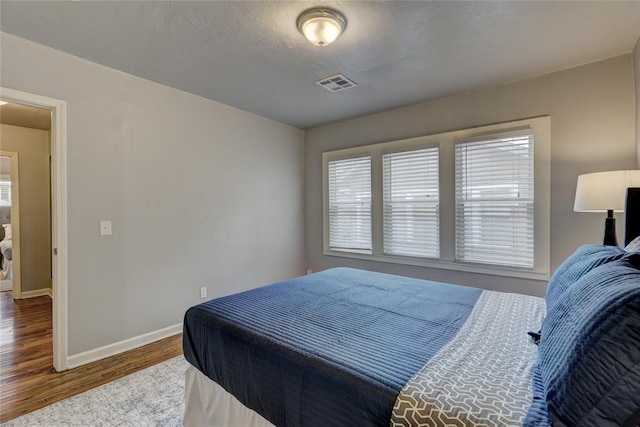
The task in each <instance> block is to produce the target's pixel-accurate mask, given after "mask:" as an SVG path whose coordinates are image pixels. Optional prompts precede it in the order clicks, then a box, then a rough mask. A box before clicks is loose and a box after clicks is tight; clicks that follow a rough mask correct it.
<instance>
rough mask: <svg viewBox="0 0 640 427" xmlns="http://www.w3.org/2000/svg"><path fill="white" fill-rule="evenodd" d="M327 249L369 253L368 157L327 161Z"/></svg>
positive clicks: (369, 189) (369, 191)
mask: <svg viewBox="0 0 640 427" xmlns="http://www.w3.org/2000/svg"><path fill="white" fill-rule="evenodd" d="M328 172H329V182H328V185H329V248H330V249H331V250H336V251H345V252H357V253H367V254H370V253H371V156H369V155H368V156H364V157H356V158H350V159H341V160H330V161H329V162H328Z"/></svg>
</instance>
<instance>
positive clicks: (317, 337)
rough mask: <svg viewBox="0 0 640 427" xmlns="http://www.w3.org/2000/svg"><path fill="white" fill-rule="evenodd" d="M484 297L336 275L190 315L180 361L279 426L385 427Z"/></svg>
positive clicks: (416, 283) (350, 272)
mask: <svg viewBox="0 0 640 427" xmlns="http://www.w3.org/2000/svg"><path fill="white" fill-rule="evenodd" d="M480 294H481V291H480V290H478V289H473V288H467V287H462V286H455V285H449V284H441V283H435V282H428V281H424V280H418V279H410V278H405V277H399V276H392V275H387V274H381V273H373V272H366V271H361V270H354V269H348V268H336V269H332V270H327V271H325V272H322V273H316V274H312V275H309V276H304V277H300V278H297V279H292V280H287V281H284V282H280V283H276V284H273V285H269V286H265V287H262V288H258V289H254V290H251V291H247V292H243V293H240V294H236V295H231V296H228V297H223V298H219V299H215V300H212V301H208V302H206V303H204V304H200V305H198V306H195V307H192V308H190V309H189V310H188V311H187V313H186V315H185V319H184V338H183V339H184V343H183V344H184V354H185V357H186V358H187V360H188V361H189V362H190V363H191V364H192V365H194V366H195V367H196V368H198V369H199V370H200V371H201V372H203V373H204V374H205V375H207V376H208V377H209V378H211V379H212V380H214V381H215V382H217V383H218V384H220V385H221V386H222V387H224V388H225V389H226V390H227V391H228V392H230V393H231V394H233V395H234V396H235V397H236V398H237V399H238V400H240V402H242V403H243V404H244V405H245V406H247V407H249V408H251V409H253V410H254V411H256V412H258V413H259V414H261V415H262V416H263V417H264V418H266V419H267V420H269V421H270V422H272V423H273V424H275V425H277V426H323V427H326V426H355V425H363V426H364V425H366V426H370V425H385V426H386V425H389V419H390V416H391V412H392V409H393V405H394V402H395V399H396V396H397V395H398V393H399V391H400V390H401V389H402V387H403V386H404V385H405V383H406V382H407V381H409V379H411V377H412V376H413V375H414V374H415V373H416V372H417V371H418V370H420V369H421V368H422V366H423V365H424V364H425V363H426V362H427V361H428V360H429V359H430V358H431V357H432V356H433V355H434V354H435V353H436V352H437V351H438V350H439V349H440V348H441V347H442V346H443V345H445V344H446V343H447V342H448V341H449V340H450V339H451V338H452V337H453V336H454V335H455V334H456V333H457V331H458V330H459V329H460V327H461V326H462V325H463V324H464V322H465V321H466V319H467V317H468V316H469V314H470V312H471V310H472V309H473V306H474V305H475V303H476V301H477V300H478V298H479V296H480Z"/></svg>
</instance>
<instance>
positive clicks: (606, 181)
mask: <svg viewBox="0 0 640 427" xmlns="http://www.w3.org/2000/svg"><path fill="white" fill-rule="evenodd" d="M629 187H640V170H621V171H608V172H596V173H588V174H584V175H580V176H578V185H577V187H576V200H575V203H574V205H573V210H574V211H575V212H607V219H606V220H605V226H604V241H603V243H602V244H604V245H609V246H618V239H617V238H616V219H615V218H614V217H613V213H614V212H624V204H625V199H626V196H627V188H629Z"/></svg>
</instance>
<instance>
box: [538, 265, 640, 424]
mask: <svg viewBox="0 0 640 427" xmlns="http://www.w3.org/2000/svg"><path fill="white" fill-rule="evenodd" d="M536 369H538V370H539V374H540V377H541V378H542V385H543V387H544V397H545V398H546V402H547V410H548V412H549V415H550V418H551V420H552V421H553V423H554V424H557V425H575V426H598V427H604V426H620V425H624V424H625V422H628V421H629V420H630V419H631V417H633V415H634V413H636V412H637V411H638V409H640V254H628V255H626V256H625V257H623V258H622V259H620V260H617V261H612V262H609V263H607V264H604V265H601V266H600V267H597V268H595V269H593V270H591V271H590V272H589V273H587V274H585V275H584V276H583V277H582V278H580V279H579V280H578V281H576V282H575V283H574V284H572V285H571V286H570V287H569V288H567V289H566V290H565V292H564V293H563V294H562V295H561V296H560V298H559V299H558V301H557V302H556V303H555V304H554V305H553V307H552V308H551V310H549V311H548V313H547V316H546V318H545V319H544V322H543V323H542V337H541V339H540V345H539V348H538V361H537V365H536Z"/></svg>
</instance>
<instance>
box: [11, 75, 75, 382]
mask: <svg viewBox="0 0 640 427" xmlns="http://www.w3.org/2000/svg"><path fill="white" fill-rule="evenodd" d="M0 99H2V100H3V101H7V102H13V103H16V104H23V105H30V106H32V107H39V108H46V109H49V110H51V142H50V143H51V256H52V260H51V266H52V270H53V277H52V280H51V282H52V283H51V287H52V293H53V367H54V369H55V370H56V371H58V372H60V371H64V370H66V369H68V366H67V357H68V346H67V338H68V331H69V329H68V328H69V325H68V306H67V300H68V296H67V292H68V290H67V280H68V276H67V275H68V271H67V267H68V259H67V103H66V101H63V100H60V99H55V98H49V97H47V96H41V95H36V94H33V93H28V92H23V91H19V90H15V89H9V88H5V87H0ZM14 267H16V266H15V265H14Z"/></svg>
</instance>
